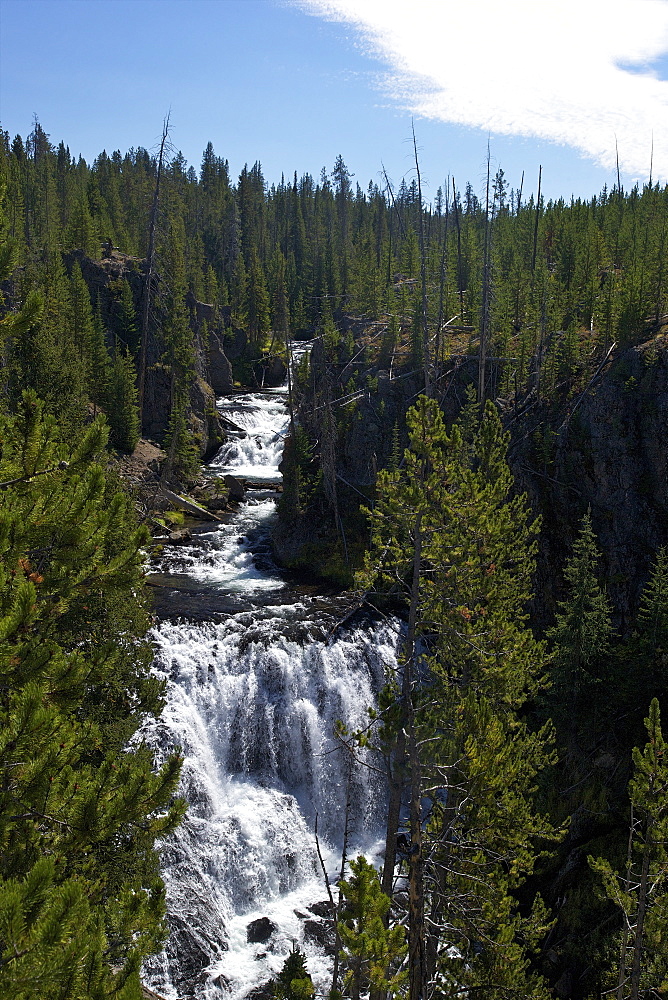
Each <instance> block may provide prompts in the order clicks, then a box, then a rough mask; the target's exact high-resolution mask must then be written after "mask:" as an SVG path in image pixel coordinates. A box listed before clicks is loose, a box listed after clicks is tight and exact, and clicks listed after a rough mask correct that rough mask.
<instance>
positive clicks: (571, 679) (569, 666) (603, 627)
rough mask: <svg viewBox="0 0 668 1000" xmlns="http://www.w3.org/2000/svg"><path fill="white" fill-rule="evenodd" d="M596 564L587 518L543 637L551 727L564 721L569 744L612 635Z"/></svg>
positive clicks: (594, 687)
mask: <svg viewBox="0 0 668 1000" xmlns="http://www.w3.org/2000/svg"><path fill="white" fill-rule="evenodd" d="M599 561H600V553H599V550H598V547H597V545H596V538H595V536H594V532H593V529H592V524H591V514H590V513H589V512H587V513H586V514H585V516H584V517H583V519H582V524H581V528H580V532H579V534H578V537H577V538H576V540H575V543H574V545H573V555H572V556H571V557H570V559H569V560H568V561H567V563H566V566H565V568H564V578H565V580H566V583H567V586H568V592H567V597H566V599H565V600H563V601H560V602H559V612H558V614H557V619H556V622H555V624H554V626H553V627H552V628H551V629H550V631H549V632H548V633H547V636H548V639H549V640H551V642H552V644H553V649H554V655H553V661H552V668H551V678H552V683H553V690H552V692H551V694H550V698H549V703H550V705H551V706H552V708H553V712H554V717H555V719H556V720H557V721H564V720H567V723H568V726H569V730H570V733H571V738H575V736H576V734H577V730H578V726H579V725H580V723H581V722H583V721H584V718H585V716H584V713H585V710H586V707H587V705H588V704H589V705H591V702H585V699H591V698H594V699H596V695H597V688H598V686H599V684H600V682H601V681H602V679H603V676H604V675H603V670H604V662H605V657H606V654H607V653H608V651H609V643H610V639H611V637H612V632H613V628H612V623H611V621H610V604H609V602H608V599H607V597H606V595H605V593H604V591H603V590H602V589H601V587H600V585H599V583H598V580H597V566H598V563H599ZM593 704H594V706H595V704H596V701H595V700H594V703H593ZM589 721H592V720H591V718H590V717H589Z"/></svg>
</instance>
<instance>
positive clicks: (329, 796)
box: [142, 355, 398, 1000]
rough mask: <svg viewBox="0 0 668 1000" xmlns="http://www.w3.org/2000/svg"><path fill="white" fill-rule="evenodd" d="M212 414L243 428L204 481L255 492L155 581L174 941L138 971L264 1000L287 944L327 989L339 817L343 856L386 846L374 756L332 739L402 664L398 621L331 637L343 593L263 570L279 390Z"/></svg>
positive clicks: (182, 986)
mask: <svg viewBox="0 0 668 1000" xmlns="http://www.w3.org/2000/svg"><path fill="white" fill-rule="evenodd" d="M297 359H298V355H297V356H296V359H295V360H297ZM218 408H219V410H220V412H221V414H222V415H223V416H224V417H225V418H226V419H227V420H228V421H230V422H231V423H232V424H233V425H235V426H236V427H237V428H239V430H238V431H237V432H236V433H234V436H232V437H231V438H230V440H228V442H227V443H226V444H225V445H223V447H222V448H221V449H220V451H219V453H218V454H217V455H216V456H215V457H214V459H213V460H212V462H211V463H210V465H209V466H208V468H207V470H206V472H207V474H208V475H210V476H223V475H225V474H233V475H235V476H238V477H241V478H245V479H246V480H247V482H248V484H249V486H250V487H251V488H248V489H247V491H246V498H245V500H244V501H243V502H242V503H241V504H240V506H239V508H238V510H237V511H236V513H234V514H231V515H226V517H225V523H221V524H220V525H216V526H215V527H214V528H211V526H210V525H206V526H204V528H202V527H200V528H199V529H195V533H194V539H193V543H192V544H191V545H189V546H187V547H171V548H165V549H164V550H163V551H162V553H161V554H160V555H159V556H157V557H156V558H155V559H154V563H153V565H152V567H151V570H152V576H151V577H150V581H151V582H152V583H153V584H154V585H155V589H156V594H157V595H158V599H157V601H156V604H157V610H158V612H159V618H160V622H159V624H158V625H157V626H156V627H155V629H154V631H153V636H152V638H153V642H154V646H155V649H156V661H155V670H156V671H157V672H158V674H159V675H160V676H161V677H163V678H164V679H165V680H166V682H167V704H166V707H165V709H164V711H163V713H162V716H161V718H160V719H159V720H158V721H157V722H153V723H152V724H151V725H150V726H148V727H147V728H146V729H145V730H144V732H143V734H142V736H143V738H144V739H145V740H146V741H147V742H148V743H149V744H150V745H151V747H152V748H153V749H154V752H155V753H156V755H157V757H158V759H160V758H161V757H164V755H165V754H167V753H168V752H170V751H171V750H173V749H174V747H179V748H180V750H181V754H182V756H183V760H184V762H183V769H182V776H181V786H180V793H181V795H183V797H184V798H185V799H186V800H187V802H188V811H187V814H186V818H185V820H184V822H183V823H182V825H181V826H180V828H179V829H178V830H177V831H176V833H175V834H174V835H173V836H172V837H171V838H170V839H169V840H168V842H166V843H165V844H163V845H162V851H161V857H162V874H163V878H164V881H165V885H166V891H167V907H168V922H169V928H170V934H169V938H168V941H167V943H166V946H165V949H164V951H163V952H162V953H161V954H160V955H158V956H156V957H155V958H153V959H152V960H151V961H150V962H149V963H148V964H147V966H146V968H145V975H144V979H145V982H146V983H147V984H148V985H149V986H150V987H151V988H152V989H154V990H156V991H157V992H158V993H159V994H160V995H161V996H164V997H165V998H166V1000H190V998H193V1000H194V998H195V997H197V998H198V1000H214V998H223V997H226V998H229V1000H242V998H243V997H245V996H248V995H250V994H252V993H253V992H254V991H256V992H258V991H259V992H258V995H261V992H262V990H261V988H262V986H263V984H265V983H266V982H267V981H268V980H269V979H271V977H272V976H273V975H275V974H276V973H277V972H278V971H280V969H281V967H282V965H283V962H284V961H285V958H286V956H287V955H288V953H289V952H290V950H291V949H292V948H293V947H294V946H298V947H299V948H301V950H302V951H304V952H305V953H306V956H307V966H308V970H309V972H310V974H311V975H312V977H313V980H314V983H315V985H316V990H317V991H318V992H322V991H324V990H326V989H327V988H328V987H329V985H330V976H331V972H330V969H331V954H332V939H331V934H330V933H329V930H330V927H331V907H330V906H329V903H328V892H327V887H326V883H325V878H324V875H323V870H322V869H323V865H324V868H325V869H326V871H327V873H328V877H329V880H330V882H331V884H332V886H334V884H335V883H336V881H337V879H338V877H339V870H340V865H341V850H342V845H343V840H344V828H345V827H346V821H347V829H348V837H347V840H348V855H349V856H352V857H354V856H355V855H356V854H357V853H360V852H362V853H364V854H366V855H367V857H369V858H372V859H373V858H377V859H379V860H380V852H381V849H382V846H383V844H384V839H383V810H384V805H385V783H384V779H383V760H382V758H381V757H380V756H379V755H378V754H376V753H375V752H374V751H373V750H371V749H367V750H363V751H361V750H357V751H356V752H355V754H354V757H352V758H351V755H350V753H349V752H348V750H347V749H346V748H345V746H343V744H342V742H341V741H340V740H339V739H337V737H336V734H335V730H336V724H337V721H341V722H343V723H344V724H345V725H346V726H347V727H349V728H350V729H356V728H362V727H364V726H365V725H367V724H368V709H369V707H371V706H372V705H373V704H374V702H375V698H376V695H377V692H378V690H379V688H380V687H381V686H382V684H383V682H384V679H385V677H386V674H387V671H388V670H393V669H394V668H395V667H396V658H395V654H396V646H397V638H398V628H397V623H396V622H394V621H386V622H381V621H373V620H370V619H360V618H359V617H353V618H352V619H350V620H348V621H347V622H346V624H344V625H342V626H341V625H339V623H340V621H341V619H342V618H345V615H346V611H347V604H346V600H345V598H342V597H340V596H337V595H332V594H324V593H322V592H317V591H315V589H314V588H313V587H309V586H306V585H304V584H303V583H298V582H296V581H295V580H294V579H291V578H290V576H289V575H288V574H285V573H283V572H282V571H281V570H280V569H279V568H278V567H277V566H276V565H275V563H274V561H273V559H272V556H271V531H272V525H273V522H274V520H275V517H276V514H275V507H276V500H277V498H278V497H279V495H280V494H279V493H278V492H277V487H279V486H280V480H281V476H280V472H279V468H278V467H279V463H280V460H281V456H282V451H283V442H284V438H285V435H286V434H287V431H288V425H289V421H288V412H287V388H286V387H283V388H281V389H276V390H265V391H259V392H254V393H237V394H235V395H233V396H228V397H225V398H223V399H220V400H218ZM347 803H348V808H346V804H347ZM316 823H317V830H318V843H319V847H320V854H321V857H322V863H321V861H320V859H319V857H318V850H317V847H318V843H317V842H316V835H315V830H316ZM334 891H335V892H336V890H335V889H334Z"/></svg>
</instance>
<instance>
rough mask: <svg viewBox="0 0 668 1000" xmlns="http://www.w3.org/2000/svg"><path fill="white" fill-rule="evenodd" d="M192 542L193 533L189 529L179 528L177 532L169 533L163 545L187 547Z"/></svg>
mask: <svg viewBox="0 0 668 1000" xmlns="http://www.w3.org/2000/svg"><path fill="white" fill-rule="evenodd" d="M192 540H193V533H192V531H191V530H190V528H179V529H178V531H170V533H169V535H168V536H167V538H166V539H165V541H164V542H163V545H187V544H188V542H192Z"/></svg>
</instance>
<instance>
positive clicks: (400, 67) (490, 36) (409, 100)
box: [293, 0, 668, 181]
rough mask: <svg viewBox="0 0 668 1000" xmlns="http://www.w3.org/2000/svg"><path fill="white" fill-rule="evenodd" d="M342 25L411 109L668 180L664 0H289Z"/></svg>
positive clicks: (667, 17)
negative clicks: (660, 69) (659, 64)
mask: <svg viewBox="0 0 668 1000" xmlns="http://www.w3.org/2000/svg"><path fill="white" fill-rule="evenodd" d="M293 2H294V3H295V5H296V6H299V7H300V8H301V9H303V10H305V11H307V12H308V13H311V14H315V15H318V16H321V17H324V18H327V19H329V20H337V21H342V22H345V23H347V24H350V25H352V26H353V27H354V28H355V29H356V30H357V32H358V37H359V40H360V42H361V44H362V45H363V46H364V48H365V49H366V51H368V52H369V53H370V54H372V55H374V56H375V57H377V58H379V59H380V60H381V61H383V62H385V63H386V64H388V67H389V71H388V73H387V74H386V75H385V76H384V78H383V81H382V85H383V88H384V89H385V91H386V92H387V94H388V95H389V97H390V98H391V99H392V100H394V101H396V102H397V103H398V104H399V105H400V106H402V107H403V108H405V109H407V110H409V111H411V112H412V113H413V114H415V115H417V116H424V117H427V118H431V119H434V120H439V121H444V122H451V123H456V124H460V125H468V126H473V127H476V128H480V129H484V130H485V131H489V132H492V133H497V134H504V135H518V136H535V137H537V138H540V139H547V140H550V141H553V142H557V143H563V144H565V145H568V146H571V147H573V148H575V149H577V150H578V151H579V152H580V153H581V154H582V155H584V156H587V157H589V158H591V159H593V160H594V161H596V162H597V163H599V164H600V165H601V166H603V167H605V168H606V169H612V168H614V164H615V138H616V140H617V145H618V149H619V162H620V167H621V169H622V170H623V171H624V173H625V174H630V175H631V176H633V177H639V178H641V179H645V178H646V177H647V174H648V170H649V162H650V150H651V146H652V137H653V142H654V178H655V179H656V180H659V179H661V180H663V181H666V180H668V81H666V80H661V79H659V78H658V76H657V74H656V73H655V72H654V71H653V70H652V69H651V64H652V63H653V62H654V61H655V60H656V59H658V58H660V57H662V56H666V55H667V54H668V0H293Z"/></svg>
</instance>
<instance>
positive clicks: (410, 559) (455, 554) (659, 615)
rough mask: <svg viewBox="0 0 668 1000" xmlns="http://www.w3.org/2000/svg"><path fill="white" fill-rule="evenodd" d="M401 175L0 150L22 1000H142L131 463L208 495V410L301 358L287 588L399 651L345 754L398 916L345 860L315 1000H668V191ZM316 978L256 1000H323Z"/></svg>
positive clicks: (13, 984)
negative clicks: (157, 465) (138, 455)
mask: <svg viewBox="0 0 668 1000" xmlns="http://www.w3.org/2000/svg"><path fill="white" fill-rule="evenodd" d="M415 167H416V169H415V170H414V171H413V172H412V174H411V177H412V179H411V180H410V181H409V182H406V181H402V182H401V184H400V185H399V186H393V185H392V184H391V182H390V180H389V179H388V178H385V179H384V183H383V185H382V186H379V185H378V184H376V183H370V184H369V185H368V186H367V187H362V186H361V185H360V184H359V183H356V182H354V177H353V175H352V174H351V172H350V170H349V169H348V168H347V166H346V164H345V162H344V160H343V158H342V157H341V156H339V157H338V158H337V160H336V162H335V164H334V166H333V169H332V170H331V172H329V171H328V170H327V169H325V168H323V171H322V173H321V175H320V177H318V178H315V179H314V178H313V177H311V176H310V175H308V174H304V175H303V176H301V177H298V176H297V174H296V173H295V174H294V176H293V177H291V178H287V179H286V178H282V179H281V181H280V183H278V184H276V183H274V184H269V183H268V182H267V181H266V180H265V178H264V177H263V174H262V168H261V165H260V164H259V163H255V164H254V165H253V166H252V167H251V168H248V167H244V169H243V170H242V172H241V174H240V175H239V177H238V178H236V179H235V178H232V177H231V176H230V171H229V165H228V163H227V161H226V160H225V159H224V158H223V157H221V156H219V155H217V154H216V153H215V151H214V147H213V145H212V144H211V143H209V144H208V146H207V147H206V149H205V151H204V154H203V157H202V162H201V165H200V167H199V169H195V168H194V167H192V166H189V165H188V164H187V163H186V162H185V161H184V159H183V157H182V155H181V154H174V152H173V151H172V150H171V149H170V146H169V135H168V130H167V129H166V130H165V133H164V135H163V143H162V145H161V146H160V148H159V150H156V151H153V152H149V151H148V150H146V149H143V148H138V149H136V150H135V149H133V150H130V151H129V152H127V153H121V152H120V151H114V152H112V153H111V154H110V155H109V154H107V153H106V152H102V153H100V155H99V156H98V157H97V158H96V159H95V161H94V162H93V163H92V164H88V163H86V162H85V161H84V160H83V159H81V158H79V159H78V160H77V159H75V158H74V157H72V156H71V154H70V151H69V149H68V147H67V146H66V145H65V143H64V142H60V144H59V145H57V146H56V145H55V144H53V143H52V142H51V140H50V137H49V136H48V135H47V134H46V132H45V131H44V129H43V128H42V126H41V125H40V124H39V122H38V121H37V120H35V122H34V123H33V127H32V131H31V132H30V134H29V135H27V136H26V137H25V138H22V137H21V136H20V135H17V136H16V137H15V138H13V139H12V138H11V137H10V135H9V134H8V133H0V195H1V198H2V218H1V220H0V224H1V233H0V238H1V240H2V245H1V249H0V292H1V293H2V304H1V307H0V329H1V331H2V357H3V367H2V386H1V389H2V399H1V413H0V539H1V541H2V565H1V568H0V574H1V576H0V580H1V589H0V601H1V602H2V609H1V613H0V630H1V634H0V664H1V667H0V670H1V677H0V721H1V725H0V771H1V773H2V787H1V790H0V857H1V858H2V866H1V868H0V996H2V997H8V998H9V997H13V998H21V1000H38V998H39V1000H52V998H53V1000H57V998H58V1000H61V998H62V1000H65V998H87V997H90V998H103V997H116V998H119V1000H132V998H139V997H141V995H142V993H141V984H140V972H141V962H142V959H143V958H144V957H145V956H146V955H147V954H151V953H154V952H155V951H156V950H158V949H159V947H160V945H161V942H162V940H163V938H164V934H165V923H164V891H163V887H162V883H161V880H160V876H159V858H158V852H157V851H156V847H155V844H156V840H158V839H159V838H161V837H164V836H166V835H167V834H168V833H169V831H170V830H172V829H173V828H174V827H175V825H176V824H177V823H178V822H179V819H180V817H181V816H182V814H183V810H184V808H185V807H184V804H183V803H182V802H181V801H180V800H178V799H177V798H175V790H176V787H177V782H178V773H179V759H178V756H173V757H169V758H168V759H166V760H164V761H161V762H159V763H158V762H156V761H155V760H154V759H153V756H152V754H150V753H149V752H148V751H147V749H146V748H145V747H143V745H142V744H141V742H140V741H139V740H138V738H137V736H136V734H137V733H138V731H139V729H140V726H141V723H142V721H143V720H144V719H145V718H146V717H147V716H149V715H151V714H152V715H154V716H157V715H158V714H159V712H160V710H161V705H162V698H163V695H164V691H163V689H162V688H161V686H160V685H159V684H158V683H157V681H156V680H155V679H154V678H153V677H152V675H151V672H150V662H151V649H150V645H149V643H148V642H147V641H146V634H147V630H148V628H149V625H150V607H149V604H148V601H147V597H146V594H145V588H144V586H143V565H144V562H145V559H146V552H147V549H148V548H149V547H150V533H149V531H148V530H147V528H146V526H145V524H149V525H150V524H151V523H152V517H153V513H154V511H153V510H152V509H151V508H150V504H148V503H147V501H146V496H145V495H141V496H140V495H138V494H137V491H136V490H135V489H134V487H133V486H132V484H131V483H129V482H128V480H127V477H124V474H123V470H124V468H126V466H124V464H123V463H124V456H128V455H130V454H131V453H132V452H133V450H134V449H135V446H136V445H137V443H138V442H139V441H140V439H142V438H143V439H150V441H152V442H153V443H154V445H155V446H156V448H157V446H160V448H161V449H162V452H161V454H162V466H161V471H160V480H161V482H163V483H164V484H166V485H167V486H168V487H170V488H172V489H177V488H178V489H179V490H181V489H189V490H191V492H193V493H196V491H197V488H198V479H199V470H200V463H201V462H202V460H204V459H206V458H207V457H209V456H210V455H211V454H212V453H213V452H214V451H215V449H216V447H217V446H218V445H219V444H220V442H221V441H222V440H223V438H224V435H225V427H224V425H223V424H222V423H221V421H220V420H219V418H218V416H217V414H216V409H215V398H216V395H221V394H223V393H224V392H225V391H232V390H233V389H234V387H235V385H236V386H240V385H241V386H261V385H265V384H267V385H271V384H279V383H280V382H281V381H282V379H283V377H284V374H285V370H286V360H287V357H288V355H289V352H290V349H291V345H292V343H293V342H295V341H297V342H299V341H312V342H313V346H312V348H311V351H310V354H305V355H304V357H303V360H302V361H301V363H300V365H299V367H298V369H297V370H296V372H295V373H294V375H293V376H292V377H291V379H290V401H291V428H290V435H289V437H288V439H287V441H286V447H285V453H284V459H283V466H282V468H283V475H284V488H283V493H282V495H281V499H280V503H279V525H278V527H277V529H276V536H275V553H276V556H277V558H278V559H280V560H281V562H282V563H283V564H284V565H285V566H286V567H290V568H291V569H292V570H293V571H298V572H300V573H302V574H305V575H310V576H311V577H313V576H315V575H317V576H318V577H319V578H320V579H321V580H322V579H326V580H327V581H328V586H330V587H331V586H332V585H334V586H336V587H338V588H340V589H342V588H346V589H347V590H348V591H349V593H350V600H351V614H352V613H354V612H355V609H358V610H359V609H366V610H367V611H369V609H370V610H371V611H372V613H373V614H390V613H392V614H398V615H399V616H400V617H401V618H402V619H403V621H404V622H405V638H404V646H403V657H402V658H403V669H402V675H401V677H400V678H389V679H388V684H387V686H386V687H385V688H384V689H383V691H382V692H381V694H380V700H379V706H378V709H377V710H375V711H374V712H372V713H370V716H369V727H368V729H367V730H365V731H364V732H347V731H344V730H342V731H341V733H340V734H339V736H340V739H341V740H342V741H344V742H345V743H346V744H347V745H348V746H349V748H350V749H351V751H352V752H354V750H355V747H356V746H357V745H358V744H360V743H362V744H364V743H368V742H370V741H371V742H374V743H375V744H377V745H378V747H379V748H380V750H381V751H382V754H383V755H384V757H385V760H386V763H387V774H388V778H389V796H388V816H387V833H386V859H387V858H389V859H390V861H392V860H394V858H395V852H396V845H397V844H400V845H401V847H400V849H399V851H398V853H397V854H396V858H397V862H399V861H400V862H401V865H402V871H403V872H404V874H405V889H402V891H401V892H400V893H399V894H398V895H397V894H395V895H394V898H391V897H393V873H394V866H393V864H391V863H386V865H385V869H384V871H382V872H376V871H375V869H373V868H372V867H371V866H370V865H369V864H368V862H366V861H365V860H364V859H363V858H359V859H357V860H356V861H353V862H352V864H351V865H350V870H349V875H348V876H347V877H346V879H345V880H344V881H343V883H342V897H341V898H342V903H341V905H340V906H339V909H338V914H337V928H336V948H337V949H338V950H339V951H340V956H341V958H340V962H341V969H340V972H341V977H340V980H339V982H338V984H337V983H335V988H334V990H333V993H332V996H340V995H343V996H346V997H350V998H352V1000H359V998H360V997H361V996H367V995H368V996H370V997H372V998H375V1000H381V998H387V997H390V996H391V997H403V996H405V997H407V998H409V1000H422V998H424V1000H426V998H427V997H432V996H433V997H442V998H454V997H459V996H471V997H476V996H479V997H482V998H486V1000H502V998H509V997H515V998H540V997H548V996H555V997H563V998H573V1000H599V998H601V997H603V996H614V997H616V998H617V1000H624V998H633V1000H638V998H641V997H643V998H659V997H662V996H664V995H665V994H666V990H668V930H667V928H668V854H667V852H666V840H667V837H668V756H667V755H666V749H665V744H664V739H663V736H662V731H661V718H660V713H661V709H663V711H664V714H665V712H666V706H668V666H667V659H666V658H667V657H668V549H666V547H665V546H666V545H668V507H667V505H666V479H665V475H666V466H667V464H668V456H667V454H666V444H665V441H666V431H667V430H668V427H667V422H668V409H667V408H666V407H667V405H668V404H667V403H666V400H667V399H668V340H667V336H668V186H664V187H661V186H660V185H658V184H654V183H652V180H651V179H650V180H649V181H648V183H647V184H646V185H644V186H643V187H642V188H639V187H635V188H633V189H632V190H631V191H625V190H623V189H622V187H621V185H620V183H619V180H618V179H617V181H616V183H615V184H614V185H613V186H612V187H611V188H610V189H609V190H606V189H604V190H603V191H602V192H601V193H600V194H598V195H596V196H594V197H592V198H591V200H589V201H583V200H580V199H578V200H572V199H571V200H559V201H549V202H546V201H545V200H544V199H543V198H542V197H541V195H540V179H539V178H536V179H535V180H536V182H537V184H538V188H537V190H538V196H537V197H533V196H531V197H529V198H527V197H526V196H525V195H524V187H525V184H526V186H527V187H528V182H527V181H526V179H525V178H520V179H517V180H516V181H515V182H514V184H513V186H512V187H511V186H510V184H509V182H508V181H507V179H506V177H505V175H504V172H503V170H502V169H501V168H498V169H493V168H491V166H490V167H489V169H488V177H487V183H486V184H485V185H484V186H483V190H482V191H474V189H473V188H472V186H471V185H470V184H466V183H465V182H464V179H460V178H457V179H455V178H453V177H447V173H446V177H445V178H444V180H443V183H442V185H441V186H440V187H439V188H438V190H437V193H436V196H435V197H434V198H433V200H432V201H431V202H427V201H426V199H425V197H424V193H423V191H422V186H421V178H420V173H419V162H418V161H417V159H416V164H415ZM445 170H446V172H447V164H446V165H445ZM155 494H156V491H154V494H153V496H154V498H155ZM202 495H203V496H204V494H202ZM140 522H144V523H140ZM133 737H134V739H133ZM402 817H403V819H402ZM300 961H301V960H300V959H299V956H297V957H296V958H295V957H293V958H292V966H290V968H292V969H293V971H294V972H295V975H294V976H292V973H291V972H290V971H289V970H288V972H286V973H285V975H283V974H282V977H279V979H278V980H277V981H276V982H274V984H273V986H272V990H273V995H275V996H278V997H285V998H286V1000H287V998H292V997H296V996H299V997H302V998H303V997H308V996H309V995H311V992H310V991H312V988H311V986H310V985H309V983H310V981H309V979H308V975H307V974H306V972H305V969H304V967H303V963H301V964H300ZM286 968H287V966H286ZM337 990H340V991H341V992H337Z"/></svg>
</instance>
